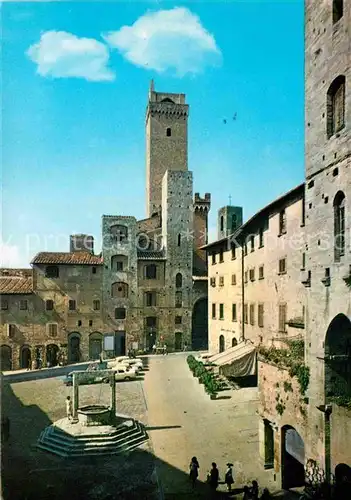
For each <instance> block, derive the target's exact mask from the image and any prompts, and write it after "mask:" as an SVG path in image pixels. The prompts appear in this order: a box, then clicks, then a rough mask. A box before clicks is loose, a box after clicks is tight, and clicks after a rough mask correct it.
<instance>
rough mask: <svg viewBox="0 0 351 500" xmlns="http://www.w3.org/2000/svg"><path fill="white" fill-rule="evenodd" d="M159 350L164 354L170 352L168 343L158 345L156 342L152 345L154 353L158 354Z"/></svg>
mask: <svg viewBox="0 0 351 500" xmlns="http://www.w3.org/2000/svg"><path fill="white" fill-rule="evenodd" d="M159 352H161V353H162V354H168V352H167V345H166V344H163V346H160V345H159V344H157V345H156V344H154V345H153V346H152V353H153V354H157V353H159Z"/></svg>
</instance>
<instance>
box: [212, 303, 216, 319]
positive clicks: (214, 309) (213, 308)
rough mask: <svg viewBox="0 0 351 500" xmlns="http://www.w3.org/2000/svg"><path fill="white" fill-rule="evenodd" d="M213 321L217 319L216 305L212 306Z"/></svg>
mask: <svg viewBox="0 0 351 500" xmlns="http://www.w3.org/2000/svg"><path fill="white" fill-rule="evenodd" d="M212 319H216V304H212Z"/></svg>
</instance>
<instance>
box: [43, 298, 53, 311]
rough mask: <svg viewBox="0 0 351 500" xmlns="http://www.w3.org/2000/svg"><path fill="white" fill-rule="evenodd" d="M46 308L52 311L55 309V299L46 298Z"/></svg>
mask: <svg viewBox="0 0 351 500" xmlns="http://www.w3.org/2000/svg"><path fill="white" fill-rule="evenodd" d="M45 309H46V310H47V311H52V310H53V309H54V301H53V300H46V301H45Z"/></svg>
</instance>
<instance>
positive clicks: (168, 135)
mask: <svg viewBox="0 0 351 500" xmlns="http://www.w3.org/2000/svg"><path fill="white" fill-rule="evenodd" d="M171 135H172V130H171V129H170V128H169V127H168V128H167V129H166V136H167V137H171Z"/></svg>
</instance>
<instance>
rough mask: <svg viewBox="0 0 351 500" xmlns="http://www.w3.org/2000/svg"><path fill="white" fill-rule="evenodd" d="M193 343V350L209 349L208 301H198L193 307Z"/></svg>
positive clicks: (205, 298)
mask: <svg viewBox="0 0 351 500" xmlns="http://www.w3.org/2000/svg"><path fill="white" fill-rule="evenodd" d="M191 341H192V348H193V349H195V350H196V349H208V301H207V297H204V298H201V299H198V300H197V301H196V302H195V304H194V307H193V316H192V329H191Z"/></svg>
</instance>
